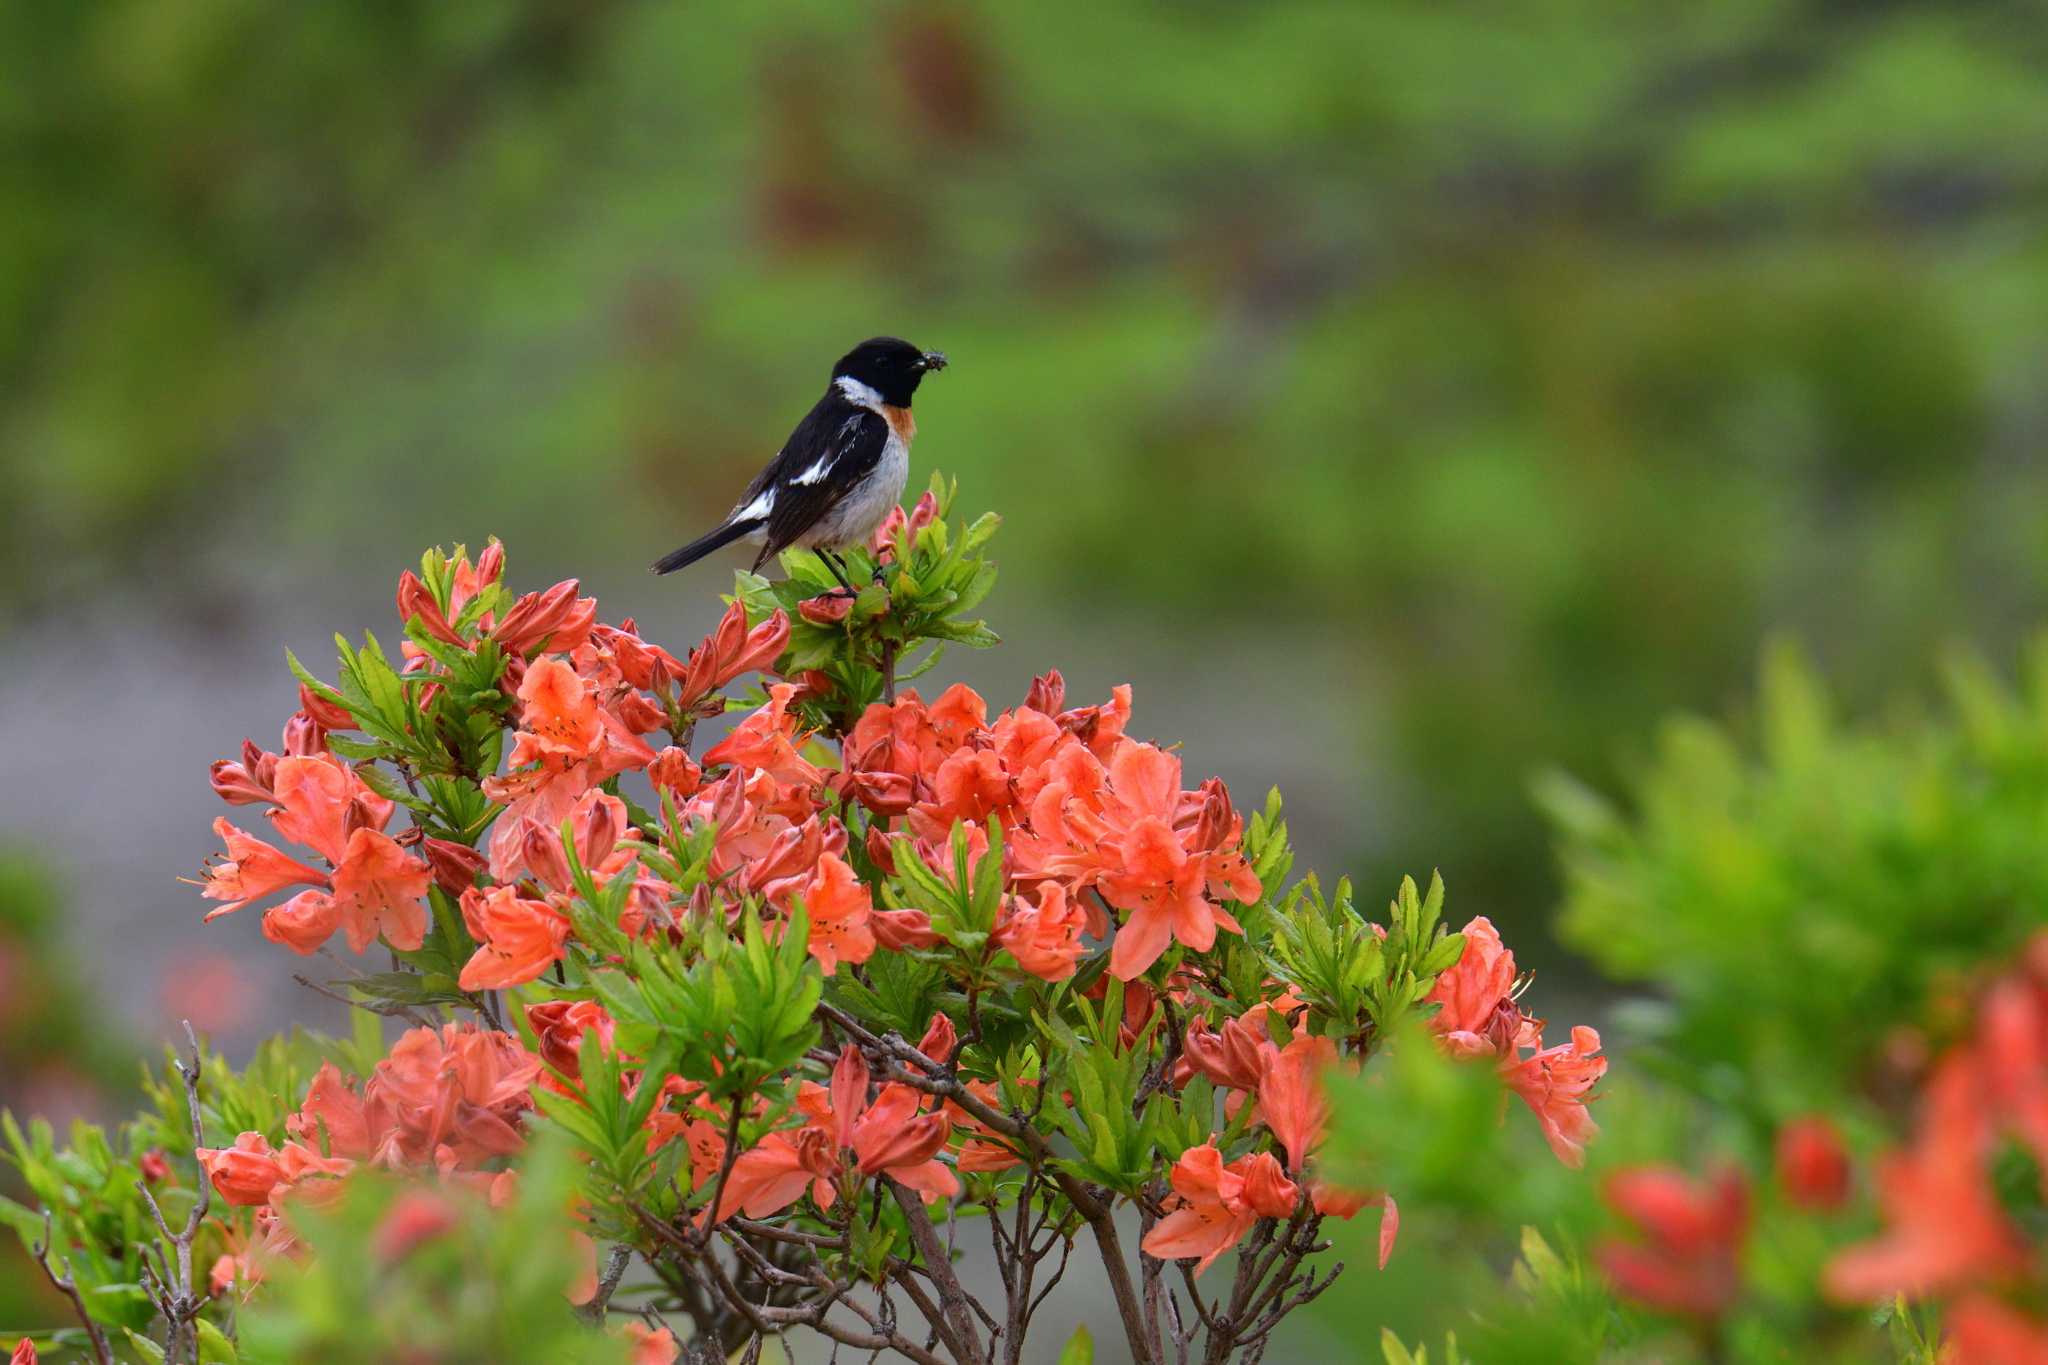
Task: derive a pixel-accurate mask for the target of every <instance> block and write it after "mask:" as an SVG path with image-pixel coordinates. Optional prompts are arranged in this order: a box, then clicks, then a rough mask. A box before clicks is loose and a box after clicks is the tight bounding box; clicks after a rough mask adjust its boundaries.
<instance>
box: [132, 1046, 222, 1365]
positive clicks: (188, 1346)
mask: <svg viewBox="0 0 2048 1365" xmlns="http://www.w3.org/2000/svg"><path fill="white" fill-rule="evenodd" d="M185 1041H186V1042H187V1043H188V1044H190V1045H191V1049H192V1053H191V1060H190V1061H187V1060H185V1059H184V1058H182V1057H180V1058H173V1059H172V1065H173V1066H175V1067H176V1068H177V1070H178V1075H179V1077H180V1078H182V1079H183V1080H184V1082H185V1106H186V1109H187V1110H188V1111H189V1112H190V1114H191V1118H192V1145H193V1147H194V1149H195V1150H194V1153H193V1160H194V1161H195V1162H196V1161H197V1160H198V1153H197V1150H196V1149H197V1148H199V1147H201V1146H203V1145H204V1144H205V1142H206V1134H205V1130H204V1127H203V1125H202V1123H201V1120H200V1116H199V1068H200V1059H199V1035H197V1034H196V1033H194V1032H193V1031H192V1023H191V1021H190V1020H186V1021H185ZM135 1188H136V1189H137V1190H138V1191H140V1192H141V1194H142V1198H143V1202H144V1203H146V1204H147V1205H148V1206H149V1211H150V1214H151V1215H152V1216H153V1217H154V1218H155V1219H156V1226H157V1230H158V1231H159V1232H161V1233H162V1234H163V1237H164V1240H165V1241H166V1242H168V1243H169V1244H170V1246H171V1249H172V1250H173V1251H175V1252H176V1253H177V1258H178V1261H177V1267H176V1270H175V1272H174V1273H173V1272H172V1271H171V1269H170V1267H168V1266H166V1267H165V1268H164V1274H163V1275H161V1276H160V1278H159V1281H158V1292H157V1294H156V1296H155V1297H156V1306H157V1310H158V1311H159V1312H161V1313H162V1314H163V1316H164V1320H165V1323H166V1324H167V1326H166V1329H165V1333H164V1365H186V1362H187V1359H188V1357H187V1352H188V1351H189V1353H190V1355H189V1360H190V1362H191V1365H197V1361H198V1359H199V1330H198V1328H197V1327H195V1326H194V1325H193V1323H194V1322H195V1321H196V1320H197V1318H198V1317H199V1313H200V1310H201V1309H203V1308H205V1307H206V1305H207V1304H208V1303H210V1302H211V1301H212V1299H213V1295H212V1294H211V1293H207V1294H200V1293H198V1292H196V1291H195V1288H194V1286H193V1282H192V1244H193V1242H195V1241H196V1240H198V1237H199V1225H200V1224H201V1223H202V1222H203V1221H204V1220H205V1218H206V1210H207V1208H208V1206H209V1205H210V1204H211V1203H212V1200H213V1182H212V1181H211V1180H209V1179H207V1175H206V1168H205V1167H204V1166H201V1167H200V1168H199V1197H198V1198H197V1199H196V1200H194V1201H193V1204H192V1211H191V1213H190V1214H189V1215H188V1216H187V1217H186V1219H185V1226H184V1228H183V1229H182V1230H181V1231H178V1232H172V1231H171V1229H170V1225H169V1224H168V1223H167V1222H165V1221H164V1211H163V1209H162V1208H161V1207H159V1206H158V1204H157V1202H156V1196H155V1195H154V1194H152V1193H150V1189H149V1185H148V1184H147V1183H146V1182H144V1181H141V1180H138V1181H136V1182H135Z"/></svg>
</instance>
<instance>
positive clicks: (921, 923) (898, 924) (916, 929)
mask: <svg viewBox="0 0 2048 1365" xmlns="http://www.w3.org/2000/svg"><path fill="white" fill-rule="evenodd" d="M868 929H869V931H870V932H872V933H873V934H874V936H875V942H876V943H878V944H880V945H881V946H882V947H884V948H887V949H888V950H889V951H890V952H892V953H900V952H903V951H905V950H907V949H910V948H936V947H938V946H939V934H938V931H937V930H936V929H934V928H932V917H931V916H930V915H928V914H926V913H925V912H924V911H922V910H877V911H875V912H874V913H873V914H871V915H869V916H868Z"/></svg>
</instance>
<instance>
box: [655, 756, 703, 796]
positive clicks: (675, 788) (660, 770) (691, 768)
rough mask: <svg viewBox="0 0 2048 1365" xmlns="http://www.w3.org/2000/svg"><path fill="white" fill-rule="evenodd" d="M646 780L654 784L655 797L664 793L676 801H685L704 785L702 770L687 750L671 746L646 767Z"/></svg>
mask: <svg viewBox="0 0 2048 1365" xmlns="http://www.w3.org/2000/svg"><path fill="white" fill-rule="evenodd" d="M647 780H648V781H649V782H652V783H653V784H654V790H655V795H656V796H659V795H660V794H661V793H662V792H664V791H666V792H668V793H669V794H670V795H671V796H673V797H674V798H675V799H676V800H677V801H687V800H689V799H690V798H691V797H693V796H695V795H696V794H697V789H698V788H699V787H701V786H703V785H704V769H703V768H701V767H699V766H698V765H697V760H696V759H694V758H691V757H690V751H689V750H688V749H685V748H684V747H683V746H682V745H680V744H671V745H669V747H668V748H666V749H663V750H662V751H661V752H660V753H658V754H656V755H655V756H654V762H652V763H650V764H648V765H647Z"/></svg>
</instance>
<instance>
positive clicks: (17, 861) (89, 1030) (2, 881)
mask: <svg viewBox="0 0 2048 1365" xmlns="http://www.w3.org/2000/svg"><path fill="white" fill-rule="evenodd" d="M57 911H58V894H57V891H56V889H55V888H54V887H53V886H52V884H51V882H50V880H49V878H48V877H47V876H46V875H45V874H44V871H43V868H42V867H41V865H40V864H39V863H37V862H36V861H35V860H34V859H32V858H30V857H29V856H28V855H27V854H26V853H23V852H21V851H19V850H15V849H10V848H6V847H0V1110H6V1109H14V1110H16V1111H21V1112H39V1113H58V1114H64V1115H71V1116H78V1115H86V1114H93V1113H97V1112H99V1111H101V1110H102V1109H103V1108H104V1107H105V1105H106V1100H107V1097H108V1095H109V1093H110V1091H111V1092H115V1093H118V1087H117V1086H116V1084H115V1083H116V1082H117V1081H118V1080H119V1079H120V1077H121V1074H122V1073H121V1070H120V1068H121V1066H122V1065H123V1064H125V1063H126V1062H127V1060H128V1053H127V1044H128V1041H129V1040H128V1039H127V1038H126V1037H125V1036H124V1035H121V1034H119V1033H112V1034H110V1033H109V1031H108V1030H107V1029H106V1027H105V1025H104V1023H103V1020H102V1017H101V1015H100V1014H99V1012H98V1011H96V1010H94V1009H93V1008H92V1007H91V1006H90V1004H89V1002H88V1001H87V999H86V997H85V995H84V993H83V992H82V990H81V988H80V981H79V977H78V973H77V970H76V966H75V964H74V963H73V961H72V960H71V957H70V953H69V950H68V948H67V946H66V945H65V944H64V943H63V941H62V940H63V929H64V926H63V924H62V922H61V921H60V920H59V918H58V913H57ZM0 1156H4V1153H0ZM23 1193H25V1190H24V1188H23V1186H22V1184H21V1182H20V1180H19V1179H18V1177H17V1176H16V1173H15V1172H13V1171H11V1170H9V1169H7V1168H6V1166H5V1165H4V1164H0V1201H4V1200H6V1199H7V1198H9V1197H10V1196H20V1195H21V1194H23ZM0 1211H4V1205H0ZM60 1304H61V1300H57V1299H55V1298H53V1297H52V1296H51V1295H50V1294H49V1293H48V1292H47V1289H46V1286H45V1285H44V1284H43V1283H42V1277H41V1275H40V1274H39V1273H38V1272H37V1271H36V1270H35V1269H34V1268H33V1267H32V1266H31V1265H30V1263H29V1262H28V1260H27V1259H26V1258H25V1257H24V1256H23V1255H22V1254H21V1249H20V1248H19V1247H18V1246H17V1245H16V1243H15V1241H14V1239H12V1238H8V1239H4V1240H0V1327H4V1326H5V1325H6V1324H8V1323H14V1322H24V1321H36V1320H40V1319H43V1318H48V1317H53V1316H55V1315H56V1312H57V1310H58V1305H60Z"/></svg>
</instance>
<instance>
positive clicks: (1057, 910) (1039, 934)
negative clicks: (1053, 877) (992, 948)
mask: <svg viewBox="0 0 2048 1365" xmlns="http://www.w3.org/2000/svg"><path fill="white" fill-rule="evenodd" d="M1087 926H1088V916H1087V914H1086V912H1084V911H1083V910H1082V909H1081V907H1080V906H1079V905H1078V904H1075V903H1073V902H1070V901H1069V900H1068V898H1067V888H1066V887H1065V886H1063V885H1062V884H1060V883H1059V882H1044V883H1041V884H1040V886H1039V888H1038V903H1037V904H1036V905H1033V904H1032V903H1031V902H1030V901H1028V900H1026V899H1024V898H1023V897H1022V896H1013V897H1011V898H1010V901H1009V908H1008V909H1007V910H1006V911H1005V912H1004V915H1003V919H1002V922H1001V923H1000V924H998V925H997V926H996V943H997V944H998V945H999V946H1001V947H1003V948H1007V949H1009V951H1010V955H1011V956H1012V957H1014V958H1016V959H1017V965H1018V966H1020V967H1022V968H1023V969H1024V970H1025V971H1027V972H1030V973H1031V974H1032V975H1033V976H1036V977H1041V978H1043V979H1044V980H1047V981H1065V980H1066V979H1067V978H1068V977H1070V976H1072V975H1073V974H1074V968H1075V964H1076V962H1078V961H1079V960H1080V957H1081V954H1082V952H1083V951H1085V949H1086V945H1085V944H1083V943H1082V942H1081V935H1082V933H1083V931H1084V930H1085V929H1086V928H1087Z"/></svg>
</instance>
